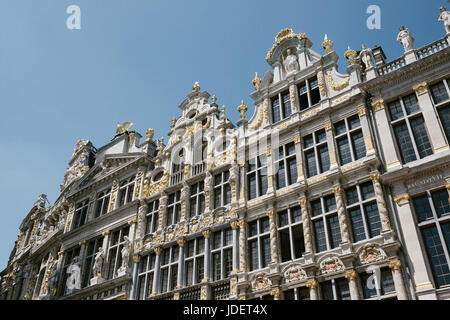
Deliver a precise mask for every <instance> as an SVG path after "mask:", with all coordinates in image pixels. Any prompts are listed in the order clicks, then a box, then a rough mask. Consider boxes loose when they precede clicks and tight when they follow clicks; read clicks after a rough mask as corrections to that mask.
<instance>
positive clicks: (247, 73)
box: [0, 0, 450, 269]
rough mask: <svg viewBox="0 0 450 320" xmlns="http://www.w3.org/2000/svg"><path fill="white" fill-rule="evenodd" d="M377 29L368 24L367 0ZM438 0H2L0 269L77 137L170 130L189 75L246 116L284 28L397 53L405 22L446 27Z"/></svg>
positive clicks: (101, 138)
mask: <svg viewBox="0 0 450 320" xmlns="http://www.w3.org/2000/svg"><path fill="white" fill-rule="evenodd" d="M72 4H75V5H78V6H79V7H80V8H81V30H69V29H67V27H66V19H67V17H68V16H69V14H67V13H66V8H67V7H68V6H69V5H72ZM371 4H376V5H379V6H380V8H381V14H382V16H381V29H380V30H369V29H368V28H367V27H366V20H367V18H368V16H369V15H368V14H366V9H367V7H368V6H369V5H371ZM441 5H448V6H449V7H450V4H448V3H447V1H444V0H426V1H423V0H414V1H413V0H396V1H379V0H343V1H336V0H328V1H326V0H315V1H310V0H307V1H304V0H296V1H281V0H280V1H262V0H245V1H244V0H240V1H235V0H226V1H225V0H224V1H216V0H189V1H186V0H183V1H182V0H178V1H173V0H126V1H125V0H2V1H1V2H0V110H1V116H0V130H1V134H0V150H1V151H0V152H1V153H0V200H1V202H0V203H1V204H2V206H1V208H0V218H1V222H0V269H2V268H3V267H5V266H6V264H7V260H8V257H9V254H10V252H11V249H12V248H13V245H14V241H15V240H16V238H17V234H18V227H19V225H20V223H21V222H22V219H23V218H24V217H25V216H26V214H27V213H28V212H29V210H30V208H31V206H32V205H33V203H34V202H35V201H36V199H37V197H38V195H39V194H40V193H45V194H47V195H48V199H49V200H50V202H51V203H52V204H53V202H54V201H55V200H56V198H57V197H58V192H59V185H60V184H61V183H62V179H63V176H64V172H65V170H66V168H67V162H68V161H69V159H70V157H71V155H72V152H73V148H74V147H75V144H76V142H77V140H78V139H88V140H91V141H92V142H93V144H94V145H95V146H96V147H97V148H99V147H101V146H102V145H104V144H106V143H107V142H108V141H110V140H111V139H112V138H113V136H114V134H115V130H116V123H117V122H118V121H120V122H123V121H131V122H133V123H134V126H133V129H134V130H136V131H138V132H140V133H141V134H142V135H145V130H146V129H147V128H149V127H151V128H154V129H155V138H160V137H161V136H166V135H167V131H168V129H169V125H170V122H171V119H172V117H173V116H179V109H178V108H177V107H178V105H179V104H180V103H181V102H182V101H183V100H184V99H185V97H186V95H187V94H188V93H190V92H191V87H192V85H193V83H194V82H195V81H199V83H200V86H201V88H202V90H207V91H208V92H209V93H210V94H211V95H212V94H215V95H216V96H217V97H218V100H217V103H218V104H219V105H222V104H225V105H226V106H227V115H228V117H229V118H231V119H232V120H233V121H237V120H238V112H237V111H236V107H237V106H238V105H239V104H240V101H241V99H244V102H245V104H246V105H248V106H249V107H250V108H249V113H248V116H247V117H248V118H249V117H251V115H252V113H253V111H254V108H253V105H252V102H251V99H250V98H249V94H250V92H252V91H253V90H252V89H253V87H252V85H251V80H252V79H253V77H254V72H255V71H258V73H259V74H260V75H261V76H262V75H264V73H265V72H266V71H267V70H269V68H270V67H269V65H268V64H267V63H266V61H265V57H266V53H267V51H268V49H269V48H270V47H271V46H272V44H273V42H274V37H275V36H276V34H277V33H278V32H279V31H280V30H281V29H283V28H286V27H289V28H292V29H293V30H294V32H296V33H299V32H304V33H306V34H307V35H308V37H309V39H310V40H311V41H312V42H313V47H312V49H313V50H315V51H317V52H319V53H323V50H322V49H321V44H322V42H323V37H324V34H325V33H327V34H328V36H329V38H330V39H331V40H332V41H333V42H334V44H335V46H334V48H335V51H336V52H337V53H338V54H339V55H340V57H341V58H340V71H341V72H345V71H344V70H345V66H346V65H347V62H346V61H345V59H344V57H343V53H344V52H345V51H346V49H347V46H348V45H350V46H351V47H352V48H353V49H359V48H361V44H362V43H364V44H365V45H366V46H367V47H373V46H374V45H377V44H379V45H382V46H383V48H384V51H385V53H386V55H387V57H388V60H393V59H395V58H397V57H399V56H401V55H402V52H403V49H402V48H401V46H400V44H399V43H397V42H396V40H395V39H396V36H397V33H398V27H399V26H400V25H405V26H406V27H408V28H409V29H410V31H411V32H412V34H413V36H414V37H415V38H416V48H419V47H421V46H424V45H426V44H429V43H431V42H433V41H435V40H437V39H440V38H442V37H443V36H444V34H445V32H444V28H443V25H442V23H438V22H437V17H438V13H439V7H440V6H441Z"/></svg>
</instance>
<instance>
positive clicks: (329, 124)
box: [324, 121, 333, 131]
mask: <svg viewBox="0 0 450 320" xmlns="http://www.w3.org/2000/svg"><path fill="white" fill-rule="evenodd" d="M324 128H325V131H330V130H331V129H332V128H333V123H332V122H331V121H328V122H327V123H325V126H324Z"/></svg>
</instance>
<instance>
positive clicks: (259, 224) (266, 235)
mask: <svg viewBox="0 0 450 320" xmlns="http://www.w3.org/2000/svg"><path fill="white" fill-rule="evenodd" d="M263 221H267V222H268V223H269V228H267V230H266V231H264V229H263ZM255 222H256V228H257V229H256V230H257V232H256V234H254V235H252V234H251V230H250V227H251V225H252V224H254V223H255ZM248 225H249V226H248V227H249V232H248V237H247V245H248V248H249V269H250V271H256V270H261V269H264V268H267V267H268V266H269V265H270V263H271V259H272V256H271V250H270V220H269V217H261V218H259V219H256V220H252V221H250V222H249V223H248ZM266 239H269V254H268V260H269V262H268V263H267V265H264V264H265V263H264V261H265V260H266V255H265V252H264V249H265V247H264V245H263V241H264V240H266ZM252 242H256V243H257V248H256V250H257V257H258V267H257V268H254V267H255V266H254V265H253V261H252V255H251V246H250V243H252Z"/></svg>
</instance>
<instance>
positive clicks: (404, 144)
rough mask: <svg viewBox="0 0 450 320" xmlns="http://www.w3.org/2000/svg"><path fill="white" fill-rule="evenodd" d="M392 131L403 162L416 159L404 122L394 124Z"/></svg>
mask: <svg viewBox="0 0 450 320" xmlns="http://www.w3.org/2000/svg"><path fill="white" fill-rule="evenodd" d="M394 132H395V137H396V139H397V143H398V147H399V150H400V153H401V154H402V159H403V162H404V163H408V162H411V161H415V160H417V158H416V154H415V152H414V148H413V145H412V142H411V136H410V135H409V132H408V127H407V126H406V123H404V122H403V123H401V124H398V125H395V126H394Z"/></svg>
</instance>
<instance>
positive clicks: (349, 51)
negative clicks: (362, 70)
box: [344, 47, 358, 65]
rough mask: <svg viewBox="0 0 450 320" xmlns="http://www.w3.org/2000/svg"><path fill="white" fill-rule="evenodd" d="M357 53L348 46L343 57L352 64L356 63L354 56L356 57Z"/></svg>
mask: <svg viewBox="0 0 450 320" xmlns="http://www.w3.org/2000/svg"><path fill="white" fill-rule="evenodd" d="M357 55H358V54H357V53H356V51H355V50H352V49H350V47H348V49H347V51H346V52H345V54H344V57H345V59H347V60H348V64H350V65H352V64H355V63H356V57H357Z"/></svg>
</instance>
